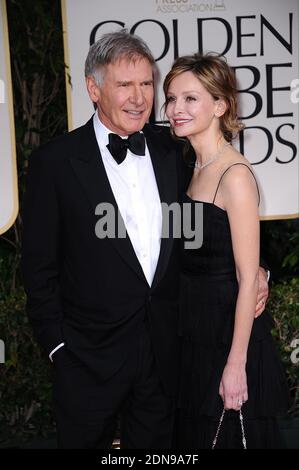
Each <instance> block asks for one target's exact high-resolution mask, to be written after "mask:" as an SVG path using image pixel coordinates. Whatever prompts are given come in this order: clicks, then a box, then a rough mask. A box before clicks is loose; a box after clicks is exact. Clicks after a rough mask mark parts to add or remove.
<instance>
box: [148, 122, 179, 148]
mask: <svg viewBox="0 0 299 470" xmlns="http://www.w3.org/2000/svg"><path fill="white" fill-rule="evenodd" d="M143 131H144V133H145V135H146V137H151V138H153V139H157V140H158V141H159V142H163V144H164V145H167V146H168V147H175V146H176V144H177V143H176V141H175V140H174V138H173V137H172V135H171V133H170V128H169V127H168V126H163V125H158V124H146V125H145V126H144V129H143Z"/></svg>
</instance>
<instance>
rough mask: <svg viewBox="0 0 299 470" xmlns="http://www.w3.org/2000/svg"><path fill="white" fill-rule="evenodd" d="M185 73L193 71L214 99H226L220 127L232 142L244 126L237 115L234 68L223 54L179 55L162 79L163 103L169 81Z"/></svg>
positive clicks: (226, 137) (225, 136)
mask: <svg viewBox="0 0 299 470" xmlns="http://www.w3.org/2000/svg"><path fill="white" fill-rule="evenodd" d="M184 72H192V73H193V74H194V75H195V76H196V77H197V78H198V80H200V82H201V83H202V85H203V86H204V87H205V89H206V90H207V91H208V92H209V93H210V94H211V95H212V96H213V98H214V99H219V98H222V99H223V100H224V101H225V103H226V104H227V109H226V111H225V113H224V114H223V115H222V116H221V117H220V118H219V121H220V130H221V131H222V133H223V136H224V138H225V139H226V140H227V141H228V142H231V141H232V139H233V138H234V137H235V136H236V135H237V134H238V132H239V131H240V130H241V129H243V127H244V126H243V124H241V123H240V122H239V121H238V117H237V86H236V78H235V73H234V71H233V69H232V68H231V67H230V66H229V65H228V64H227V62H226V59H225V58H224V57H223V56H222V57H221V56H217V55H213V54H204V55H202V54H194V55H189V56H183V57H179V58H178V59H177V60H176V61H175V62H174V64H173V65H172V68H171V70H170V72H168V74H167V75H166V78H165V80H164V84H163V89H164V94H165V100H166V106H167V93H168V88H169V85H170V83H171V82H172V80H173V79H174V78H176V77H177V76H179V75H181V74H182V73H184Z"/></svg>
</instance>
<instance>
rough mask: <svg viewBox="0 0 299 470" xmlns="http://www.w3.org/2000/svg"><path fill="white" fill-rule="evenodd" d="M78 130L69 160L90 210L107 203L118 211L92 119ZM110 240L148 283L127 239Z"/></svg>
mask: <svg viewBox="0 0 299 470" xmlns="http://www.w3.org/2000/svg"><path fill="white" fill-rule="evenodd" d="M80 131H81V134H82V135H80V138H79V139H78V145H77V147H76V149H75V150H74V153H73V155H72V156H71V157H70V163H71V166H72V168H73V170H74V172H75V174H76V176H77V178H78V180H79V183H80V184H81V186H82V187H83V190H84V191H85V193H86V194H87V197H88V199H89V201H90V203H91V206H92V209H93V211H95V209H96V207H97V205H98V204H99V203H101V202H102V203H103V202H104V203H109V204H111V205H112V206H113V207H114V208H115V210H118V206H117V202H116V200H115V198H114V195H113V192H112V189H111V186H110V183H109V180H108V177H107V174H106V171H105V167H104V164H103V161H102V158H101V153H100V150H99V147H98V143H97V140H96V136H95V132H94V128H93V119H92V118H91V119H90V120H89V121H88V122H87V124H86V125H85V126H83V127H82V128H81V129H80ZM95 224H96V217H95ZM109 240H110V241H111V243H112V245H113V246H114V248H115V249H116V250H117V251H118V253H119V255H120V256H121V257H122V258H123V259H124V261H125V262H126V263H127V264H128V265H129V266H130V267H131V268H132V269H133V270H134V271H135V272H136V274H137V275H138V276H139V277H140V278H142V279H143V280H144V281H145V282H147V281H146V278H145V276H144V273H143V270H142V268H141V265H140V263H139V261H138V258H137V257H136V254H135V251H134V248H133V246H132V243H131V241H130V238H129V236H128V235H127V236H126V237H125V238H118V237H117V234H116V237H115V238H109Z"/></svg>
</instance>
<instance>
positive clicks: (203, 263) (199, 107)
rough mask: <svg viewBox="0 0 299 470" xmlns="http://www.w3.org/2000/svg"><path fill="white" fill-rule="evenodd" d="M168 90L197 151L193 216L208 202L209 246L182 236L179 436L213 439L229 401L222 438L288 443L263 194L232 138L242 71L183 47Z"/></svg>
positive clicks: (190, 444) (170, 111)
mask: <svg viewBox="0 0 299 470" xmlns="http://www.w3.org/2000/svg"><path fill="white" fill-rule="evenodd" d="M164 92H165V96H166V114H167V116H168V118H169V121H170V125H171V129H172V132H173V133H174V134H175V136H176V137H178V138H186V140H187V142H189V143H190V144H191V145H192V147H193V149H194V152H195V155H196V161H195V164H194V170H193V176H192V179H191V182H190V185H189V188H188V190H187V193H186V194H185V195H184V200H183V206H184V204H189V205H191V208H192V214H193V217H195V212H196V211H195V206H196V205H198V204H201V205H202V208H203V244H202V247H201V248H199V249H186V248H184V246H185V243H184V242H185V241H186V240H184V239H183V243H182V272H183V273H182V299H181V324H180V334H181V335H182V337H183V356H182V368H181V391H180V399H179V408H180V410H179V414H180V417H179V429H178V436H179V444H178V445H179V447H181V448H199V449H204V448H212V442H213V439H214V437H215V434H216V431H217V428H218V423H219V419H220V417H221V415H222V411H223V409H225V410H226V412H225V414H224V419H223V423H222V427H221V429H220V432H219V435H218V437H217V444H216V448H240V447H242V446H243V443H242V436H243V437H244V433H245V437H246V443H247V447H248V448H264V449H265V448H277V447H282V443H281V441H280V435H279V432H278V428H277V425H276V416H277V415H278V414H280V413H284V412H285V411H286V408H287V403H288V393H287V386H286V381H285V376H284V372H283V370H282V367H281V363H280V361H279V358H278V357H277V354H276V350H275V346H274V344H273V340H272V337H271V332H270V330H271V327H272V322H271V316H270V315H269V314H268V313H267V312H264V313H263V314H262V315H261V316H260V317H258V318H257V319H254V314H255V307H256V301H257V291H258V267H259V238H260V236H259V210H258V206H259V198H260V196H259V189H258V185H257V182H256V179H255V176H254V173H253V170H252V168H251V166H250V163H249V162H248V160H246V158H245V157H244V156H243V155H241V154H240V153H239V152H238V151H237V150H236V149H235V148H234V147H233V146H232V145H231V141H232V138H233V136H234V135H236V134H237V133H238V131H239V130H240V129H241V128H242V126H241V125H240V123H239V122H238V120H237V100H236V96H237V89H236V82H235V77H234V73H233V70H232V69H231V68H230V67H229V66H228V65H227V63H226V61H225V60H224V58H221V57H218V56H215V55H204V56H200V55H198V54H195V55H193V56H186V57H182V58H179V59H178V60H177V61H176V62H175V63H174V65H173V67H172V69H171V71H170V72H169V73H168V75H167V77H166V79H165V82H164ZM193 222H194V221H193ZM194 226H195V223H194ZM240 410H241V414H240ZM240 417H243V418H244V433H243V432H242V427H241V422H240Z"/></svg>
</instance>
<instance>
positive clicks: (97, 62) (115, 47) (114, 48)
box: [85, 29, 155, 85]
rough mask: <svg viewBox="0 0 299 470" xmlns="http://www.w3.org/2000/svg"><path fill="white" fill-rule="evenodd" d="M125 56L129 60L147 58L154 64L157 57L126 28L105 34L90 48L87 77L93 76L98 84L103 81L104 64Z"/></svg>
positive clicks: (87, 59) (141, 40)
mask: <svg viewBox="0 0 299 470" xmlns="http://www.w3.org/2000/svg"><path fill="white" fill-rule="evenodd" d="M121 58H125V59H127V60H128V61H133V62H134V61H136V60H139V59H141V58H144V59H147V60H148V61H149V63H150V64H151V65H152V66H154V64H155V59H154V57H153V55H152V53H151V51H150V49H149V47H148V46H147V44H146V43H145V42H144V41H143V39H141V38H140V37H139V36H135V35H134V36H133V35H132V34H130V33H128V31H127V30H126V29H122V30H121V31H118V32H114V33H107V34H104V35H103V36H102V37H100V39H98V41H96V42H95V43H94V44H93V45H92V46H91V47H90V49H89V52H88V55H87V58H86V61H85V77H89V76H92V77H93V78H94V80H95V82H96V83H97V84H98V85H101V84H102V83H103V79H104V73H103V72H104V70H103V69H104V66H105V65H108V64H111V63H115V62H116V61H117V60H119V59H121Z"/></svg>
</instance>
